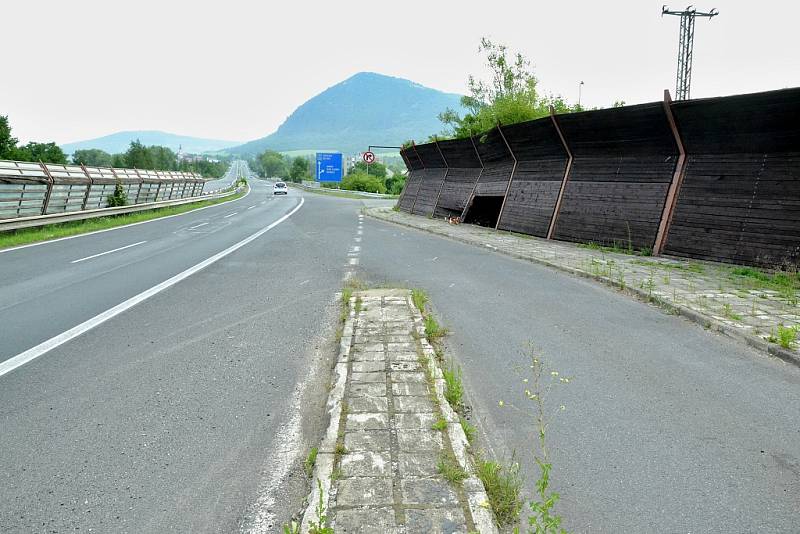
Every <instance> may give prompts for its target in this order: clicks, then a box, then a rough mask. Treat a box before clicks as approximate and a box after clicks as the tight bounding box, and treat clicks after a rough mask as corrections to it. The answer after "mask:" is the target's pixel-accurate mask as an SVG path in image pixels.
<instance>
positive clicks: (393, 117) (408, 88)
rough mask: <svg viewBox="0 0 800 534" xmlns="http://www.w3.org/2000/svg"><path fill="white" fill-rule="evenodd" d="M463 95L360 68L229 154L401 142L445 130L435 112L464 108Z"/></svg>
mask: <svg viewBox="0 0 800 534" xmlns="http://www.w3.org/2000/svg"><path fill="white" fill-rule="evenodd" d="M460 98H461V95H457V94H452V93H443V92H441V91H437V90H435V89H431V88H428V87H423V86H422V85H419V84H417V83H414V82H412V81H409V80H404V79H402V78H394V77H391V76H384V75H382V74H376V73H374V72H360V73H358V74H356V75H354V76H352V77H350V78H348V79H346V80H345V81H343V82H341V83H338V84H336V85H334V86H333V87H330V88H328V89H326V90H325V91H323V92H322V93H320V94H318V95H317V96H315V97H313V98H311V99H310V100H308V101H306V103H305V104H303V105H301V106H300V107H299V108H297V109H296V110H295V111H294V112H293V113H292V114H291V115H289V118H287V119H286V121H284V123H283V124H281V125H280V127H278V129H277V131H275V132H274V133H272V134H270V135H268V136H267V137H263V138H261V139H257V140H255V141H251V142H249V143H246V144H244V145H241V146H238V147H234V148H232V149H229V150H227V152H232V153H234V154H255V153H258V152H261V151H263V150H264V149H267V148H269V149H272V150H278V151H289V150H302V149H335V150H340V151H342V152H345V153H349V152H357V151H363V150H366V149H367V146H368V145H389V146H398V145H400V144H402V143H403V142H404V141H406V140H408V139H425V138H427V137H428V136H429V135H431V134H434V133H437V132H439V131H441V130H442V124H441V123H440V122H439V120H438V119H437V118H436V116H437V115H438V114H439V113H441V112H442V111H444V110H445V109H446V108H453V109H457V110H460V109H461V104H460V102H459V101H460Z"/></svg>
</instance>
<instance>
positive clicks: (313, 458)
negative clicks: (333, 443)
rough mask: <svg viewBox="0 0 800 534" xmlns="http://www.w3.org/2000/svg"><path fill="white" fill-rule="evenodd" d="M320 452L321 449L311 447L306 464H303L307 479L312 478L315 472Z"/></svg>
mask: <svg viewBox="0 0 800 534" xmlns="http://www.w3.org/2000/svg"><path fill="white" fill-rule="evenodd" d="M318 452H319V449H318V448H317V447H311V450H310V451H308V456H306V459H305V462H303V469H304V470H305V472H306V476H307V477H310V476H311V474H312V473H313V472H314V466H315V465H316V464H317V453H318Z"/></svg>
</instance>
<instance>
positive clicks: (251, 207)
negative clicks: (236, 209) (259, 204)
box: [245, 206, 255, 211]
mask: <svg viewBox="0 0 800 534" xmlns="http://www.w3.org/2000/svg"><path fill="white" fill-rule="evenodd" d="M253 208H255V206H250V207H249V208H247V209H248V210H251V209H253ZM245 211H247V210H245Z"/></svg>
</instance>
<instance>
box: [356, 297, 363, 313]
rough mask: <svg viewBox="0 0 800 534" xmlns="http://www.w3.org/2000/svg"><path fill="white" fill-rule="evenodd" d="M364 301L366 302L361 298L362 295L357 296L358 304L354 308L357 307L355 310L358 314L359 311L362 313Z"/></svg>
mask: <svg viewBox="0 0 800 534" xmlns="http://www.w3.org/2000/svg"><path fill="white" fill-rule="evenodd" d="M363 302H364V301H362V300H361V297H360V296H359V297H356V304H355V308H354V309H355V312H356V313H357V314H358V313H361V307H362V305H363Z"/></svg>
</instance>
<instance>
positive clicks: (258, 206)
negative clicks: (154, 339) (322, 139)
mask: <svg viewBox="0 0 800 534" xmlns="http://www.w3.org/2000/svg"><path fill="white" fill-rule="evenodd" d="M251 183H252V190H251V192H250V194H249V195H247V196H246V197H243V198H241V199H238V200H235V201H232V202H226V203H223V204H219V205H216V206H212V207H209V208H206V209H202V210H198V211H194V212H189V213H186V214H182V215H179V216H177V217H170V218H167V219H157V220H153V221H150V222H147V223H145V224H139V225H135V226H129V227H123V228H119V229H115V230H112V231H108V232H102V233H97V234H92V235H86V236H80V237H76V238H73V239H66V240H62V241H56V242H50V243H45V244H41V245H37V246H34V247H26V248H21V249H17V250H10V251H3V252H0V279H1V280H3V284H2V286H0V324H3V325H4V328H3V330H4V332H3V333H4V336H3V342H2V346H0V362H2V361H3V360H6V359H8V358H10V357H12V356H14V355H16V354H19V353H20V352H22V351H25V350H27V349H29V348H31V347H33V346H35V345H37V344H39V343H41V342H43V341H45V340H47V339H50V338H51V337H52V336H55V335H57V334H59V333H60V332H63V331H65V330H67V329H68V328H71V327H73V326H75V325H76V324H79V323H81V322H83V321H85V320H87V319H89V318H91V317H94V316H95V315H97V314H98V313H100V312H102V311H104V310H107V309H108V308H110V307H112V306H114V305H116V304H118V303H119V302H122V301H123V300H125V299H126V298H130V297H131V296H133V295H136V294H138V293H140V292H142V291H144V290H146V289H148V288H150V287H153V286H155V285H156V284H158V283H160V282H162V281H164V280H166V279H168V278H169V277H171V276H173V275H175V274H177V273H180V272H181V271H183V270H185V269H187V268H189V267H191V266H193V265H195V264H197V263H198V262H200V261H202V260H204V259H206V258H208V257H209V256H211V255H213V254H215V253H217V252H219V251H220V250H223V249H225V248H226V247H228V246H231V245H233V244H235V243H237V242H238V241H240V240H242V239H244V238H246V237H247V236H249V235H251V234H252V233H254V232H256V231H258V230H259V229H261V228H263V227H265V226H266V225H268V224H270V223H271V222H273V221H275V220H277V219H279V218H280V217H282V216H284V215H285V214H286V213H288V212H289V211H291V210H292V209H294V208H295V207H296V206H297V205H298V203H299V201H300V200H299V197H278V198H273V196H272V194H271V186H270V185H269V184H267V183H266V182H263V181H260V180H251ZM132 245H134V246H132ZM126 247H128V248H126Z"/></svg>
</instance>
